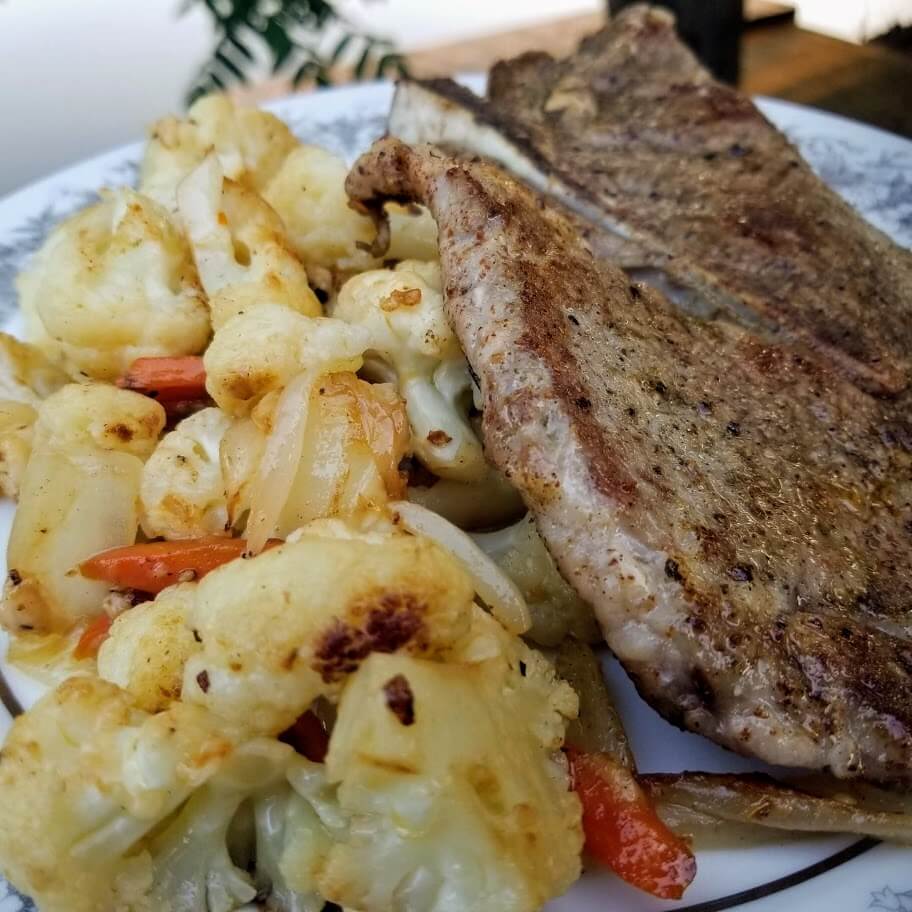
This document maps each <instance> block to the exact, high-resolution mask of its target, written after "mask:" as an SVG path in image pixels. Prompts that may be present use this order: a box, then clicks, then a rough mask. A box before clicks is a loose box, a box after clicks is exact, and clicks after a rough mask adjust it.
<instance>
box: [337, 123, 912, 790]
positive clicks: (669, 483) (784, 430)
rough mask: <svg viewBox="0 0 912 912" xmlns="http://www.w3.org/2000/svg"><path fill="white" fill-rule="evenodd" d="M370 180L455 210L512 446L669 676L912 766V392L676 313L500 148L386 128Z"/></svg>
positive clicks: (365, 199)
mask: <svg viewBox="0 0 912 912" xmlns="http://www.w3.org/2000/svg"><path fill="white" fill-rule="evenodd" d="M347 189H348V191H349V193H350V195H351V196H352V198H353V199H354V200H355V201H356V202H358V203H360V204H361V205H362V206H365V207H367V208H368V209H373V210H375V211H376V210H378V208H379V207H380V205H381V204H382V201H383V199H384V198H385V196H386V194H387V193H388V192H392V193H393V194H394V195H396V196H397V197H399V198H406V199H412V200H417V201H419V202H422V203H425V204H427V205H429V206H430V207H431V210H432V212H433V213H434V215H435V217H436V218H437V220H438V225H439V229H440V245H441V259H442V266H443V276H444V287H445V298H446V306H447V309H448V313H449V315H450V317H451V319H452V321H453V324H454V327H455V329H456V331H457V333H458V335H459V337H460V340H461V342H462V343H463V346H464V348H465V350H466V354H467V357H468V358H469V361H470V364H471V365H472V368H473V370H474V371H475V373H476V374H477V375H478V376H479V378H480V380H481V387H482V390H483V393H484V397H485V408H484V433H485V443H486V447H487V450H488V452H489V453H490V455H491V456H492V458H493V459H494V460H495V462H496V463H497V464H498V465H499V466H500V467H501V468H502V469H503V470H504V471H505V472H506V473H507V475H508V476H509V477H510V478H511V479H512V480H513V481H514V483H515V484H516V485H517V486H518V487H519V489H520V490H521V491H522V493H523V496H524V498H525V500H526V502H527V504H528V505H529V506H530V507H531V508H532V509H533V510H534V511H535V513H536V516H537V519H538V522H539V528H540V530H541V531H542V534H543V535H544V537H545V538H546V540H547V542H548V545H549V548H550V550H551V551H552V553H553V554H554V555H555V557H556V558H557V560H558V562H559V565H560V567H561V570H562V572H563V573H564V575H565V576H566V577H567V578H568V580H569V581H570V582H571V583H572V584H573V585H574V586H575V588H577V590H578V591H580V592H581V593H582V594H583V595H584V597H586V598H587V599H589V600H590V601H592V602H593V604H594V606H595V607H596V609H597V611H598V612H599V616H600V619H601V620H602V623H603V627H604V629H605V632H606V637H607V639H608V642H609V645H610V646H611V647H612V649H614V651H615V652H616V653H617V654H618V657H619V658H620V659H621V661H622V662H623V663H624V664H625V667H626V668H627V670H628V671H629V672H630V673H631V675H632V677H633V678H634V680H635V682H636V683H637V686H638V687H639V688H640V690H641V692H642V693H643V695H644V696H645V697H646V698H647V699H648V700H649V701H650V702H651V703H653V705H655V706H656V707H657V708H658V709H660V710H661V711H662V712H663V713H664V714H665V715H666V716H667V717H668V718H670V719H671V720H672V721H675V722H676V723H678V724H680V725H682V726H684V727H686V728H689V729H691V730H694V731H699V732H701V733H704V734H707V735H708V736H710V737H712V738H714V739H716V740H718V741H720V742H721V743H723V744H725V745H727V746H729V747H731V748H733V749H735V750H739V751H742V752H745V753H753V754H756V755H758V756H761V757H763V758H764V759H767V760H770V761H773V762H779V763H801V764H804V765H809V766H819V767H825V766H832V767H833V768H834V769H835V771H836V772H837V773H838V774H839V775H844V776H852V775H862V776H866V777H869V778H874V779H880V780H884V781H894V782H903V783H907V784H909V783H910V782H912V705H910V701H908V700H906V699H904V698H903V696H904V695H905V694H908V693H909V692H910V688H912V667H910V664H909V650H910V644H909V640H908V632H909V631H910V630H912V578H910V574H909V573H907V572H906V571H905V566H906V563H907V557H908V553H909V545H910V542H912V453H910V451H909V448H907V447H906V446H905V445H904V443H903V441H904V440H912V431H910V427H909V422H908V420H907V419H906V417H905V416H906V413H905V409H904V407H903V406H901V405H899V404H891V403H888V402H884V401H883V400H879V399H877V398H875V397H872V396H870V395H868V394H867V393H865V392H864V391H862V390H861V389H859V388H858V386H856V385H854V384H852V383H850V382H848V381H846V380H845V379H843V378H841V377H840V375H839V374H838V372H835V371H833V369H832V366H831V363H829V362H827V361H824V360H822V359H821V358H820V357H819V356H818V355H817V354H816V353H815V352H814V351H813V350H811V349H809V348H806V347H803V346H802V345H800V344H797V343H791V344H785V343H779V344H773V343H771V342H770V341H769V340H768V339H767V338H766V337H764V336H760V335H756V334H754V333H751V332H748V331H746V330H743V329H740V328H738V327H735V326H733V325H732V324H730V323H728V322H720V323H703V322H700V321H697V320H694V319H692V318H689V317H686V316H684V315H682V314H679V313H677V312H675V311H674V310H673V309H671V308H670V307H669V305H668V304H667V302H665V301H664V300H662V299H661V298H659V297H658V296H657V295H655V294H654V293H653V292H651V291H650V290H649V289H646V288H643V287H640V286H637V285H632V284H631V283H630V282H629V280H628V279H627V278H626V277H625V276H624V274H623V273H621V272H620V271H618V270H615V269H612V268H610V267H608V266H606V265H605V264H603V263H602V264H597V263H595V261H594V260H593V258H592V256H591V253H590V252H589V250H588V249H587V248H586V247H585V246H584V245H583V244H581V243H580V241H579V239H578V237H577V236H576V235H575V233H574V230H573V228H572V227H571V226H570V224H569V223H568V222H566V220H564V219H563V218H562V217H561V216H560V215H559V214H557V213H555V212H553V211H551V210H550V209H547V208H545V209H543V208H542V206H541V202H540V200H538V199H536V198H535V197H533V196H532V195H531V194H530V193H529V192H528V191H526V190H525V189H524V188H522V187H520V186H519V185H517V184H516V183H514V182H513V181H512V180H510V179H509V178H507V177H506V175H504V174H503V172H500V171H499V170H498V169H496V168H494V167H492V166H489V165H486V164H484V163H458V162H456V161H454V160H453V159H450V158H447V157H446V156H444V155H443V154H442V153H440V152H439V151H437V150H434V149H432V148H430V147H416V148H414V149H411V148H409V147H407V146H405V145H403V144H401V143H398V142H396V141H394V140H385V141H381V142H380V143H378V144H376V145H375V146H374V148H373V149H372V150H371V152H369V153H368V154H367V155H365V156H363V157H362V158H361V159H360V160H359V162H358V163H357V165H356V166H355V169H354V170H353V172H352V174H351V175H350V176H349V180H348V184H347ZM615 531H616V532H617V533H618V534H622V535H623V536H625V539H624V540H625V541H626V542H627V543H628V544H625V545H623V547H622V546H620V545H617V544H616V539H615V538H612V535H614V533H615ZM624 548H626V549H627V550H628V551H630V553H636V554H640V555H641V557H640V558H636V560H634V561H633V563H631V560H632V558H629V554H628V555H626V556H625V555H624V553H622V552H623V551H624ZM631 549H632V550H631ZM637 561H639V563H637ZM638 574H640V575H642V576H643V578H644V579H646V580H647V584H646V587H645V589H643V588H642V587H640V584H639V583H638V582H637V576H638ZM638 587H639V588H638ZM634 634H635V636H634ZM644 643H645V644H648V650H646V649H645V647H644V646H643V644H644Z"/></svg>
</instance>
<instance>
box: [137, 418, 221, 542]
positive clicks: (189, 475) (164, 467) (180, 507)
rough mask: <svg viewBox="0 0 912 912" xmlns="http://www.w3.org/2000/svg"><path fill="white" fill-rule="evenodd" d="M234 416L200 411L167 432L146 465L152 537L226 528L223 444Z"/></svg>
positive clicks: (145, 511) (145, 506) (145, 518)
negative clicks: (221, 451) (222, 461)
mask: <svg viewBox="0 0 912 912" xmlns="http://www.w3.org/2000/svg"><path fill="white" fill-rule="evenodd" d="M230 426H231V419H229V418H228V416H227V415H225V413H224V412H222V411H221V410H220V409H217V408H207V409H202V410H201V411H199V412H196V414H194V415H191V416H190V417H188V418H185V419H184V420H183V421H181V422H180V424H178V426H177V427H176V428H175V429H174V430H173V431H171V432H170V433H168V434H166V435H165V436H164V437H163V438H162V439H161V441H160V442H159V444H158V446H157V447H156V448H155V451H154V452H153V453H152V455H151V456H150V457H149V459H148V461H147V462H146V464H145V466H144V467H143V474H142V484H141V486H140V496H141V498H142V528H143V531H144V532H145V533H146V535H147V536H149V538H156V537H159V536H160V537H162V538H168V539H174V538H195V537H198V536H202V535H218V534H221V533H226V534H227V530H228V499H227V494H226V489H225V481H224V479H223V477H222V467H221V460H220V448H221V444H222V438H223V437H224V436H225V432H226V431H227V430H228V428H229V427H230Z"/></svg>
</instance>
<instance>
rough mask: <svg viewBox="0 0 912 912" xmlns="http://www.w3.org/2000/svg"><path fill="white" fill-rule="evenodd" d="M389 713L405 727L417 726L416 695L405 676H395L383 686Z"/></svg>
mask: <svg viewBox="0 0 912 912" xmlns="http://www.w3.org/2000/svg"><path fill="white" fill-rule="evenodd" d="M383 694H384V696H385V697H386V705H387V707H389V711H390V712H391V713H392V714H393V715H394V716H395V717H396V718H397V719H398V720H399V721H400V722H401V723H402V724H403V725H405V726H408V725H414V724H415V695H414V694H413V693H412V688H411V687H410V686H409V682H408V678H407V677H406V676H405V675H402V674H397V675H393V676H392V677H391V678H390V679H389V680H388V681H387V682H386V684H384V685H383Z"/></svg>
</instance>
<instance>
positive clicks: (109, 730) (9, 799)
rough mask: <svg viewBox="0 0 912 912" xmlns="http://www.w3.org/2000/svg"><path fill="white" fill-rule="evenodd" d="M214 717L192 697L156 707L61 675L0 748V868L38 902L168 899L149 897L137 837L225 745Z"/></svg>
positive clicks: (143, 903)
mask: <svg viewBox="0 0 912 912" xmlns="http://www.w3.org/2000/svg"><path fill="white" fill-rule="evenodd" d="M222 727H223V725H222V723H220V722H217V721H216V720H215V719H214V717H212V716H210V715H209V714H208V713H206V711H205V710H203V709H201V708H200V707H198V706H183V705H181V704H179V703H176V704H174V705H173V706H172V707H171V708H170V709H169V710H167V711H166V712H163V713H159V714H158V715H154V716H152V715H149V714H148V713H145V712H143V711H142V710H140V709H138V708H137V707H136V706H135V705H134V703H133V702H132V700H131V699H130V697H129V696H128V695H127V694H126V693H124V692H123V691H121V690H119V689H118V688H117V687H115V686H114V685H113V684H109V683H107V682H106V681H101V680H98V679H97V678H92V677H88V676H86V677H76V678H70V679H69V680H68V681H65V682H64V683H63V684H61V685H60V687H58V688H57V690H55V691H53V692H51V693H50V694H48V695H47V696H45V697H44V698H43V699H42V700H40V701H39V702H38V703H37V704H36V705H35V706H34V707H33V708H32V709H31V710H30V711H29V712H27V713H26V714H25V715H24V716H20V717H19V718H18V719H17V720H16V721H15V722H14V723H13V727H12V730H11V731H10V734H9V737H8V739H7V741H6V744H5V745H4V748H3V762H2V763H0V805H2V807H3V814H2V815H0V867H2V869H3V872H4V873H5V874H6V875H7V876H8V877H9V879H10V880H11V881H12V883H13V884H15V886H16V887H17V888H18V889H20V890H22V891H23V892H25V893H26V894H28V895H29V896H31V897H32V898H33V899H35V901H36V902H37V903H38V905H39V906H40V907H41V909H42V910H43V912H64V910H65V912H109V910H114V909H123V910H137V912H139V910H143V912H157V910H160V909H162V908H167V907H166V906H163V905H160V904H159V905H154V904H152V903H151V902H149V901H148V900H147V896H148V893H149V891H150V890H151V888H152V884H153V879H156V880H157V878H153V867H152V861H151V858H150V855H149V853H148V851H143V850H142V849H141V848H137V843H139V842H140V840H142V838H143V837H144V836H145V835H146V834H147V833H148V832H149V831H150V830H152V829H153V828H154V827H156V826H157V825H158V824H159V823H160V822H161V821H162V820H164V819H166V818H167V817H168V815H169V814H170V813H171V812H172V811H174V810H175V809H176V808H177V807H178V806H179V805H180V804H181V803H182V802H183V801H184V800H186V799H187V798H188V797H189V796H190V795H191V794H192V793H193V792H194V791H195V790H196V789H198V788H199V787H200V786H201V785H202V784H203V783H204V782H205V781H206V780H207V779H209V778H210V777H211V776H212V775H213V773H214V772H215V771H216V770H217V769H218V768H219V767H220V766H221V765H222V764H223V763H224V762H225V759H226V758H227V757H228V756H230V755H231V753H232V750H233V740H232V739H231V738H230V737H229V736H226V735H225V734H224V732H223V731H222ZM172 908H173V909H174V910H175V912H176V910H177V908H178V907H172ZM182 908H186V907H182ZM229 908H230V907H229Z"/></svg>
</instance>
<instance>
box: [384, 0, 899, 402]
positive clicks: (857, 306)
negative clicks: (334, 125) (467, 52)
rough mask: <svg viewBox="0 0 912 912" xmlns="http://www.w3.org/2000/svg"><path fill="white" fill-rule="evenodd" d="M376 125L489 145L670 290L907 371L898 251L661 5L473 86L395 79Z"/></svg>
mask: <svg viewBox="0 0 912 912" xmlns="http://www.w3.org/2000/svg"><path fill="white" fill-rule="evenodd" d="M390 131H391V132H392V133H393V134H394V135H396V136H399V137H400V138H402V139H404V140H406V141H407V142H434V143H437V144H440V143H447V144H451V145H454V146H456V147H458V148H460V149H462V150H465V151H470V152H473V153H476V154H482V155H486V156H490V157H492V158H495V159H498V160H500V161H501V162H503V163H504V164H506V165H507V166H508V167H509V168H510V169H511V170H514V171H515V172H516V173H517V174H518V175H519V176H521V177H523V179H525V180H526V181H527V182H530V183H532V184H533V185H534V186H536V187H538V188H539V189H542V190H547V191H548V192H550V193H552V194H554V195H556V196H557V197H558V198H559V199H560V200H561V201H562V202H564V203H565V204H567V205H569V206H570V207H571V208H573V209H574V210H576V211H577V212H578V213H580V214H581V215H582V216H584V217H585V218H586V219H587V220H588V221H589V222H590V223H591V225H592V227H591V228H590V229H589V230H590V231H591V233H592V234H593V235H594V237H593V240H592V244H593V247H594V249H595V250H596V253H597V254H602V255H605V256H607V257H609V258H610V259H611V260H612V261H613V262H615V263H620V264H621V265H624V266H625V267H629V268H631V269H634V270H638V272H637V276H639V277H642V278H644V279H646V280H648V281H653V282H655V283H657V284H659V285H660V287H662V288H663V289H664V290H666V291H669V292H671V293H672V295H673V297H674V298H675V299H676V301H677V302H678V303H679V304H683V305H684V306H687V307H690V308H691V309H694V310H697V311H698V312H699V313H702V314H703V315H704V316H711V315H712V314H713V312H721V313H725V314H728V315H729V316H730V317H732V318H734V319H736V320H738V321H740V322H742V323H745V324H747V325H751V326H752V327H754V328H755V329H763V330H764V331H765V332H766V334H767V335H768V336H769V337H770V338H773V339H774V338H775V337H776V336H777V335H781V334H787V335H789V336H790V337H792V338H798V339H801V340H802V341H804V342H805V343H806V344H808V345H809V346H811V347H813V348H815V349H817V350H819V351H820V352H822V353H823V354H824V355H825V356H826V357H827V359H828V360H829V361H831V362H832V363H833V364H834V365H835V366H838V367H839V368H840V369H841V370H842V371H844V372H845V373H846V375H847V376H849V377H851V378H853V379H854V380H855V382H857V383H858V384H860V385H862V386H863V387H864V388H866V389H868V390H870V391H872V392H875V393H878V394H896V393H898V392H900V391H901V390H903V389H904V388H905V387H906V386H907V385H908V383H909V379H910V367H912V304H910V302H912V255H910V254H909V252H908V251H905V250H902V249H900V248H898V247H897V246H896V245H894V244H893V243H892V242H891V241H890V240H889V239H888V238H887V237H885V236H884V235H883V234H881V233H880V232H879V231H877V230H875V229H874V228H872V227H871V226H869V225H867V224H866V223H865V222H864V221H863V220H862V219H860V218H859V217H858V215H857V214H856V213H855V212H854V211H853V210H852V209H851V208H850V207H849V206H848V205H847V204H846V203H845V202H843V201H842V200H841V199H840V198H839V197H838V196H837V195H836V194H835V193H833V192H832V191H830V190H829V189H828V188H827V187H826V186H825V185H824V184H823V183H822V182H821V181H820V180H819V179H818V178H817V177H816V176H815V175H814V174H813V172H812V171H811V170H810V168H809V167H808V166H807V164H806V163H805V162H804V161H803V160H802V159H801V157H800V155H799V154H798V152H797V151H796V150H795V148H794V147H793V146H792V145H791V144H790V143H789V142H788V141H787V140H786V138H785V137H784V136H783V135H782V134H781V133H779V132H778V131H777V130H776V129H775V128H774V127H773V126H772V125H771V124H770V123H769V122H768V121H767V120H766V119H765V118H764V117H763V115H762V114H761V113H760V112H759V111H758V110H757V108H756V107H755V106H754V105H753V104H752V102H751V101H750V100H749V99H748V98H746V97H745V96H743V95H741V94H740V93H738V92H737V91H735V90H734V89H731V88H728V87H726V86H723V85H720V84H719V83H716V82H714V81H713V80H712V78H711V77H710V75H709V74H708V73H707V72H706V71H705V70H704V69H702V67H701V66H700V65H699V63H698V62H697V60H696V59H695V58H694V57H693V55H692V54H691V53H690V51H689V50H688V49H687V48H686V47H685V46H684V45H683V44H682V43H681V42H680V41H679V40H678V39H677V37H676V35H675V32H674V28H673V20H672V18H671V16H670V15H668V14H667V13H664V12H660V11H657V10H655V9H651V8H649V7H645V6H639V7H632V8H630V9H628V10H626V11H625V12H623V13H622V14H621V15H619V16H618V17H617V18H616V19H614V20H613V21H612V22H611V23H610V24H609V25H608V26H607V27H606V28H604V29H603V30H602V31H600V32H598V33H596V34H594V35H592V36H590V37H589V38H587V39H586V40H585V41H583V43H582V45H581V46H580V48H579V50H578V51H577V53H575V54H574V55H573V56H571V57H569V58H567V59H566V60H560V61H558V60H554V59H552V58H551V57H549V56H548V55H547V54H541V53H533V54H526V55H523V56H521V57H519V58H517V59H516V60H512V61H509V62H506V63H500V64H498V65H497V66H495V67H494V69H493V70H492V71H491V74H490V80H489V86H488V99H487V100H486V101H482V100H481V99H478V98H477V97H475V96H473V95H472V94H471V93H469V92H467V91H466V90H464V89H461V88H460V87H458V86H456V85H455V84H453V83H451V82H449V81H447V80H437V81H431V82H427V83H403V84H402V85H401V87H400V89H399V92H398V94H397V98H396V101H395V103H394V107H393V111H392V114H391V119H390Z"/></svg>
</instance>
